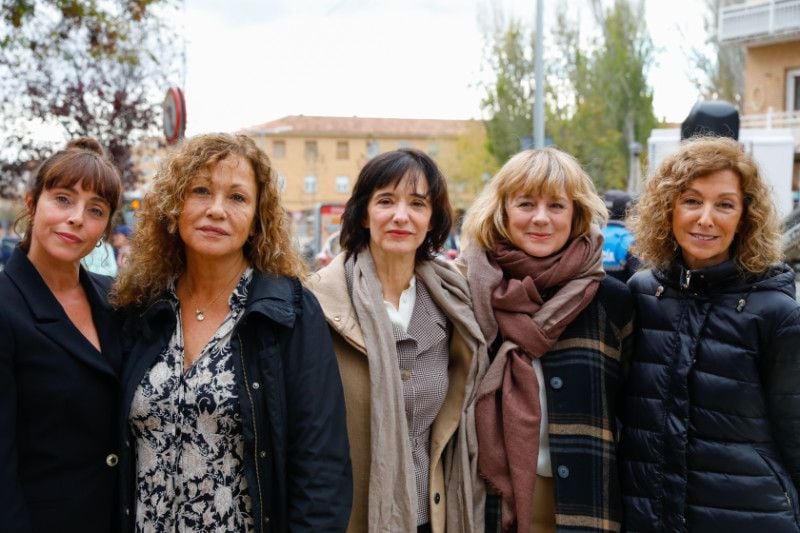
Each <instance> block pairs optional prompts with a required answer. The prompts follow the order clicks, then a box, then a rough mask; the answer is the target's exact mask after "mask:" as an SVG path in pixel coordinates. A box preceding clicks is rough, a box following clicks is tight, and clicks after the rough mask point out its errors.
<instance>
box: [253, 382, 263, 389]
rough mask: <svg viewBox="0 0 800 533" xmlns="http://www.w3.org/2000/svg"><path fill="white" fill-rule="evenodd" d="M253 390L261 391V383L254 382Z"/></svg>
mask: <svg viewBox="0 0 800 533" xmlns="http://www.w3.org/2000/svg"><path fill="white" fill-rule="evenodd" d="M253 388H254V389H255V390H258V389H260V388H261V383H259V382H258V381H254V382H253Z"/></svg>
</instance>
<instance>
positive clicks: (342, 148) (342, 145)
mask: <svg viewBox="0 0 800 533" xmlns="http://www.w3.org/2000/svg"><path fill="white" fill-rule="evenodd" d="M336 159H350V143H349V142H347V141H336Z"/></svg>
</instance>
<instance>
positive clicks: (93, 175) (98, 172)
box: [14, 137, 122, 252]
mask: <svg viewBox="0 0 800 533" xmlns="http://www.w3.org/2000/svg"><path fill="white" fill-rule="evenodd" d="M78 182H80V184H81V187H82V188H83V189H84V190H87V191H92V192H93V193H95V194H97V195H98V196H99V197H100V198H102V199H103V200H105V201H106V202H107V203H108V206H109V208H110V216H109V217H108V224H107V225H106V230H105V233H104V235H105V237H106V238H108V236H109V233H110V231H111V221H112V219H113V216H114V212H115V211H116V210H117V207H118V206H119V200H120V195H121V194H122V182H121V181H120V177H119V172H118V171H117V169H116V167H115V166H114V165H113V164H112V163H111V161H109V160H108V158H106V156H105V152H104V151H103V147H102V146H100V143H99V142H97V140H95V139H93V138H91V137H78V138H77V139H73V140H71V141H70V142H69V143H67V146H66V147H65V148H64V149H63V150H59V151H58V152H56V153H55V154H53V155H51V156H50V157H48V158H47V159H45V160H44V162H43V163H42V164H41V165H40V166H39V168H38V169H37V170H36V172H35V173H34V175H33V176H32V177H31V181H30V184H29V186H28V192H27V197H28V198H29V200H28V205H30V206H31V207H30V208H29V209H26V210H25V211H24V212H23V213H22V214H21V215H20V217H19V218H18V219H17V220H16V222H15V223H14V227H17V225H18V224H20V223H26V224H27V227H26V228H25V235H24V236H23V237H22V242H21V243H20V247H21V248H22V249H23V250H25V251H26V252H27V251H28V250H29V249H30V245H31V222H32V221H33V213H34V211H35V210H36V205H37V203H38V202H39V197H40V196H41V195H42V191H45V190H50V189H53V188H56V187H65V188H70V187H72V186H73V185H75V184H76V183H78Z"/></svg>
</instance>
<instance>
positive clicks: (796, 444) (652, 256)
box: [620, 137, 800, 533]
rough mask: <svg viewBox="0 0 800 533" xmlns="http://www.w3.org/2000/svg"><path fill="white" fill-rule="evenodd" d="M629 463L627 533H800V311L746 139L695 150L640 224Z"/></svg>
mask: <svg viewBox="0 0 800 533" xmlns="http://www.w3.org/2000/svg"><path fill="white" fill-rule="evenodd" d="M631 226H632V227H633V231H634V234H635V236H636V245H635V246H636V249H637V251H638V254H639V256H640V257H641V259H643V261H644V262H645V263H646V264H648V265H649V266H650V267H651V269H650V270H647V271H642V272H638V273H637V274H636V275H634V277H632V278H631V280H630V281H629V282H628V285H629V286H630V288H631V292H632V293H633V296H634V301H635V306H636V321H635V332H636V335H635V338H636V345H635V349H634V353H633V360H632V364H631V371H630V375H629V377H628V391H627V397H626V423H625V427H624V431H623V436H622V444H621V450H620V454H621V459H622V470H621V471H622V479H623V501H624V505H625V521H626V524H625V526H626V529H627V530H629V531H712V530H713V531H727V532H731V533H734V532H746V531H754V530H759V531H771V532H795V533H796V532H797V531H800V525H799V523H798V517H800V507H798V487H800V391H798V387H797V383H798V382H800V349H799V348H798V347H800V306H799V305H798V303H797V302H796V301H795V282H794V272H793V271H792V270H791V269H790V268H789V267H788V266H786V265H785V264H782V263H779V261H780V257H781V248H780V246H781V243H780V233H779V230H778V223H777V216H776V214H775V208H774V206H773V203H772V199H771V195H770V190H769V187H768V186H767V184H766V183H765V182H764V180H763V178H762V177H761V175H760V173H759V170H758V167H757V165H756V163H755V162H754V161H753V159H752V157H751V156H750V155H748V154H746V153H745V152H744V151H743V150H742V148H741V146H740V145H739V143H737V142H736V141H735V140H732V139H727V138H716V137H700V138H694V139H691V140H689V141H687V142H685V143H684V144H683V145H682V146H681V147H680V148H679V149H678V151H677V152H676V153H674V154H672V155H670V156H669V157H667V158H666V159H665V160H664V161H663V162H662V163H661V165H660V166H659V167H658V169H657V171H656V173H655V175H654V176H653V177H651V178H650V179H649V181H648V182H647V184H646V187H645V190H644V192H643V193H642V196H641V198H640V200H639V202H638V204H637V205H636V206H635V208H634V213H633V216H632V219H631Z"/></svg>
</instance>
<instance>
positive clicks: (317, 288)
mask: <svg viewBox="0 0 800 533" xmlns="http://www.w3.org/2000/svg"><path fill="white" fill-rule="evenodd" d="M306 284H307V285H308V286H309V288H310V289H311V291H312V292H313V293H314V296H316V297H317V300H319V303H320V306H321V307H322V312H323V314H324V315H325V320H326V322H328V325H329V326H330V327H331V329H332V330H333V331H335V332H336V333H338V334H339V335H340V336H341V337H342V338H343V339H344V340H346V341H347V342H348V343H349V344H350V345H351V346H353V347H354V348H355V349H356V350H358V351H359V352H361V353H362V354H364V355H365V356H366V354H367V348H366V345H365V344H364V334H363V333H362V331H361V326H360V325H359V324H358V318H357V317H356V312H355V309H353V302H352V300H351V299H350V294H349V293H348V292H347V283H346V282H345V273H344V254H339V255H337V256H336V257H335V258H334V259H333V261H331V263H330V264H329V265H328V266H326V267H324V268H323V269H321V270H319V271H318V272H315V273H314V274H312V275H311V276H310V277H309V279H308V280H307V282H306Z"/></svg>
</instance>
